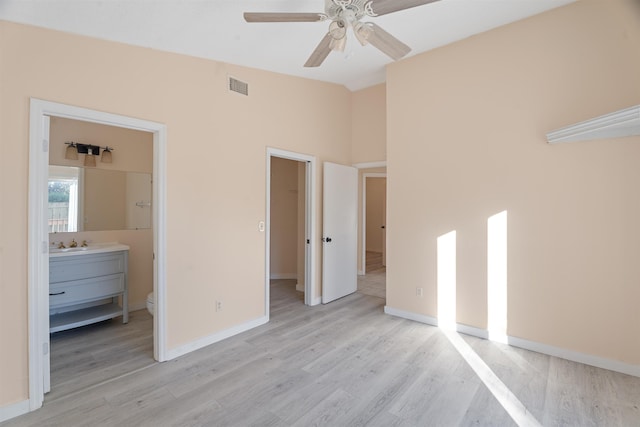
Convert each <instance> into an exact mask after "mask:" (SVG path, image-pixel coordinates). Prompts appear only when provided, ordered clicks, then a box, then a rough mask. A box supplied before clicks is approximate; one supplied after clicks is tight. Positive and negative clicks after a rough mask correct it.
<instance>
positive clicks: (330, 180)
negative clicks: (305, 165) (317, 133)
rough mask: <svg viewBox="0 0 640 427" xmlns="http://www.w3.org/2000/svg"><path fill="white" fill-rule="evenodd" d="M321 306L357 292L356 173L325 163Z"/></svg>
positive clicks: (346, 167) (350, 168) (348, 168)
mask: <svg viewBox="0 0 640 427" xmlns="http://www.w3.org/2000/svg"><path fill="white" fill-rule="evenodd" d="M322 217H323V221H322V236H323V237H322V241H323V244H322V259H323V262H322V303H323V304H326V303H328V302H331V301H334V300H336V299H338V298H342V297H344V296H346V295H349V294H352V293H354V292H355V291H356V289H357V288H358V277H357V274H358V273H357V256H358V240H357V239H358V170H357V169H356V168H353V167H350V166H343V165H338V164H335V163H328V162H325V163H324V180H323V209H322Z"/></svg>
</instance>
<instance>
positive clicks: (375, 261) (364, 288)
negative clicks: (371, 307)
mask: <svg viewBox="0 0 640 427" xmlns="http://www.w3.org/2000/svg"><path fill="white" fill-rule="evenodd" d="M365 273H366V274H365V275H364V276H358V292H360V293H363V294H366V295H371V296H374V297H380V298H385V299H386V297H387V286H386V283H387V269H386V267H385V266H384V265H382V254H381V253H380V252H370V251H367V254H366V269H365Z"/></svg>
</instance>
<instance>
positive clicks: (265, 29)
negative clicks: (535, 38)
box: [0, 0, 575, 90]
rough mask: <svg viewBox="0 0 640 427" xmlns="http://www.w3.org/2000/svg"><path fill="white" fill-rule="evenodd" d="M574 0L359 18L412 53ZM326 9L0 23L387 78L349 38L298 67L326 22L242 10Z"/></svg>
mask: <svg viewBox="0 0 640 427" xmlns="http://www.w3.org/2000/svg"><path fill="white" fill-rule="evenodd" d="M573 1H575V0H440V1H437V2H435V3H431V4H427V5H423V6H418V7H414V8H412V9H407V10H404V11H400V12H396V13H392V14H389V15H384V16H380V17H377V18H369V19H365V21H369V20H370V21H374V22H376V24H378V25H379V26H381V27H382V28H384V29H385V30H387V31H388V32H390V33H391V34H393V35H394V36H395V37H397V38H398V39H400V40H401V41H403V42H404V43H406V44H407V45H409V46H410V47H411V48H412V51H411V52H410V53H409V55H408V56H412V55H415V54H417V53H420V52H425V51H428V50H430V49H434V48H437V47H440V46H443V45H446V44H449V43H452V42H455V41H457V40H461V39H464V38H466V37H469V36H472V35H474V34H477V33H481V32H484V31H487V30H490V29H492V28H496V27H499V26H502V25H505V24H508V23H511V22H514V21H518V20H520V19H524V18H527V17H529V16H532V15H535V14H538V13H541V12H544V11H547V10H549V9H553V8H556V7H559V6H563V5H566V4H568V3H572V2H573ZM245 11H249V12H323V11H324V0H0V19H3V20H6V21H14V22H20V23H26V24H32V25H36V26H40V27H46V28H51V29H56V30H61V31H66V32H70V33H75V34H83V35H87V36H91V37H96V38H99V39H105V40H112V41H118V42H123V43H127V44H132V45H137V46H144V47H149V48H153V49H158V50H163V51H170V52H177V53H183V54H187V55H192V56H197V57H202V58H209V59H213V60H217V61H222V62H227V63H232V64H237V65H243V66H247V67H252V68H258V69H262V70H268V71H275V72H278V73H283V74H288V75H293V76H299V77H305V78H309V79H315V80H322V81H327V82H333V83H338V84H342V85H344V86H346V87H347V88H348V89H350V90H359V89H362V88H365V87H368V86H372V85H374V84H378V83H382V82H384V80H385V72H384V68H385V65H386V64H388V63H390V62H392V60H391V59H389V58H388V57H387V56H385V55H384V54H382V53H381V52H379V51H378V50H376V49H375V48H374V47H372V46H364V47H362V46H360V45H359V44H358V43H357V41H355V38H354V37H353V34H352V33H351V32H349V34H348V37H349V39H348V40H349V41H348V44H347V48H346V50H345V52H344V53H339V52H332V53H331V54H330V55H329V57H328V58H327V59H326V60H325V61H324V63H323V64H322V65H321V66H320V67H318V68H304V67H303V64H304V63H305V61H306V60H307V58H308V57H309V55H310V54H311V52H312V51H313V50H314V49H315V47H316V45H317V44H318V43H319V42H320V40H321V39H322V37H323V36H324V35H325V34H326V32H327V27H328V22H305V23H251V24H249V23H246V22H245V21H244V19H243V17H242V13H243V12H245Z"/></svg>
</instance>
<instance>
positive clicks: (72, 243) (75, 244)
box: [69, 239, 78, 248]
mask: <svg viewBox="0 0 640 427" xmlns="http://www.w3.org/2000/svg"><path fill="white" fill-rule="evenodd" d="M69 247H70V248H76V247H78V242H76V239H71V243H69Z"/></svg>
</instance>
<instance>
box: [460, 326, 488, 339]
mask: <svg viewBox="0 0 640 427" xmlns="http://www.w3.org/2000/svg"><path fill="white" fill-rule="evenodd" d="M456 331H457V332H460V333H461V334H465V335H471V336H472V337H477V338H482V339H484V340H486V339H489V331H487V330H486V329H480V328H476V327H475V326H469V325H463V324H462V323H456Z"/></svg>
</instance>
